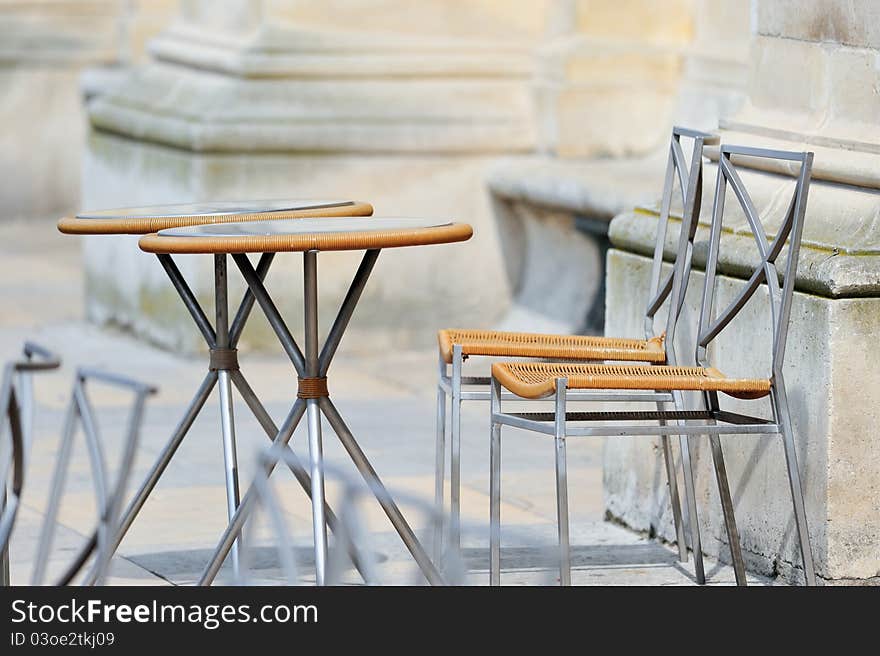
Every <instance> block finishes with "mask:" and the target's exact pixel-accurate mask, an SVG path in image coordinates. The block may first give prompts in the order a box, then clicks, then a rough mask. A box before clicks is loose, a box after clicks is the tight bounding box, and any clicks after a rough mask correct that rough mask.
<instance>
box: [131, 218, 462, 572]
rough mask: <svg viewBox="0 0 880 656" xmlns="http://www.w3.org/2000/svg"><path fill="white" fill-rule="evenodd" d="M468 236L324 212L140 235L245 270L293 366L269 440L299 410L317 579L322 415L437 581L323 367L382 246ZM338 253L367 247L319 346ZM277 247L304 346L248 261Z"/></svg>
mask: <svg viewBox="0 0 880 656" xmlns="http://www.w3.org/2000/svg"><path fill="white" fill-rule="evenodd" d="M472 234H473V230H472V228H471V227H470V226H469V225H467V224H461V223H452V222H449V221H445V220H425V219H392V218H376V217H373V218H370V219H368V220H364V219H357V218H349V219H341V218H340V219H332V218H331V219H322V220H310V219H302V220H293V221H291V220H279V221H254V222H247V223H235V224H231V223H227V224H223V225H206V226H192V227H186V228H175V229H169V230H162V231H160V232H159V233H158V234H155V235H147V236H145V237H142V238H141V239H140V241H139V245H140V247H141V248H142V249H143V250H144V251H146V252H148V253H155V254H157V255H160V256H163V255H164V256H170V255H172V254H196V253H206V254H214V256H215V257H225V256H226V255H231V256H232V258H233V260H234V261H235V263H236V265H238V268H239V270H240V271H241V273H242V275H243V276H244V279H245V281H246V282H247V284H248V287H249V290H250V292H251V293H252V294H253V296H254V297H255V298H256V301H257V303H259V305H260V307H261V309H262V310H263V312H264V313H265V315H266V318H267V319H268V320H269V323H270V325H271V326H272V328H273V330H274V331H275V334H276V335H277V337H278V339H279V341H280V342H281V345H282V347H283V348H284V350H285V352H286V353H287V355H288V357H289V358H290V361H291V362H292V363H293V366H294V368H295V369H296V373H297V376H298V378H299V390H298V393H297V400H296V402H295V403H294V405H293V407H292V409H291V411H290V413H289V414H288V416H287V419H286V420H285V421H284V424H283V425H282V427H281V429H280V430H279V431H278V434H277V435H276V437H275V444H276V445H284V446H287V444H288V442H289V441H290V439H291V437H292V436H293V431H294V429H295V428H296V426H297V424H298V423H299V422H300V420H301V419H302V417H303V415H306V417H307V420H306V421H307V427H308V439H309V464H310V470H311V481H312V487H311V498H312V515H313V526H314V535H315V569H316V579H317V582H318V584H319V585H321V584H322V583H323V582H324V575H325V563H326V557H327V532H326V529H327V525H326V522H325V518H327V517H326V513H325V506H324V471H323V461H322V436H321V414H323V415H324V417H326V419H327V421H328V422H329V424H330V426H331V427H332V428H333V430H334V432H335V433H336V435H337V437H338V438H339V440H340V441H341V443H342V445H343V447H344V448H345V450H346V451H347V452H348V454H349V456H350V457H351V459H352V460H353V462H354V464H355V466H356V467H357V468H358V470H359V471H360V472H361V475H362V476H363V477H364V479H365V480H366V482H367V485H368V486H369V487H370V489H371V490H373V492H374V494H375V496H376V498H377V500H378V501H379V503H380V504H381V506H382V508H383V510H384V511H385V513H386V515H387V516H388V518H389V520H390V521H391V523H392V524H393V526H394V528H395V530H396V531H397V533H398V534H399V535H400V537H401V539H402V540H403V542H404V544H405V545H406V547H407V549H409V551H410V553H411V554H412V556H413V558H414V559H415V561H416V563H417V564H418V566H419V568H420V569H421V570H422V572H423V574H424V575H425V578H426V579H427V580H428V582H429V583H432V584H437V583H441V582H442V579H441V576H440V574H439V572H438V571H437V569H436V567H435V566H434V564H433V562H432V561H431V559H430V558H429V557H428V555H427V553H426V552H425V550H424V548H423V547H422V545H421V543H420V542H419V541H418V539H417V538H416V536H415V534H414V533H413V531H412V529H411V528H410V526H409V524H408V523H407V522H406V520H405V519H404V517H403V515H402V514H401V512H400V510H399V508H398V507H397V504H396V503H395V502H394V500H393V499H392V498H391V497H390V495H389V494H388V492H387V490H386V489H385V488H384V486H383V484H382V482H381V480H380V479H379V476H378V475H377V474H376V471H375V469H373V467H372V465H371V464H370V462H369V461H368V460H367V457H366V456H365V455H364V452H363V451H362V450H361V448H360V446H359V445H358V443H357V440H356V439H355V437H354V435H353V434H352V432H351V430H350V429H349V428H348V426H347V425H346V423H345V421H344V420H343V419H342V416H341V415H340V414H339V412H338V410H337V409H336V406H335V405H334V404H333V402H332V401H331V399H330V394H329V391H328V370H329V368H330V363H331V361H332V359H333V356H334V354H335V353H336V349H337V348H338V346H339V343H340V341H341V339H342V336H343V334H344V332H345V330H346V328H347V327H348V323H349V321H350V319H351V316H352V314H353V312H354V309H355V306H356V305H357V303H358V301H359V299H360V297H361V293H362V292H363V289H364V287H365V285H366V283H367V279H368V278H369V275H370V273H371V271H372V270H373V266H374V265H375V263H376V259H377V258H378V256H379V252H380V251H381V249H383V248H397V247H404V246H427V245H432V244H446V243H452V242H460V241H465V240H467V239H470V237H471V235H472ZM342 250H346V251H355V250H363V251H365V253H364V257H363V259H362V261H361V264H360V266H359V268H358V270H357V272H356V273H355V276H354V279H353V280H352V283H351V286H350V287H349V290H348V293H347V294H346V296H345V299H344V300H343V302H342V305H341V307H340V309H339V311H338V313H337V316H336V320H335V321H334V322H333V325H332V327H331V329H330V332H329V333H328V336H327V339H326V340H325V342H324V344H323V345H322V346H320V345H319V343H318V277H317V276H318V273H317V272H318V269H317V260H318V253H319V252H320V251H342ZM280 252H301V253H302V254H303V271H304V317H305V321H304V323H305V331H304V334H305V352H303V351H302V350H301V349H300V347H299V345H298V344H297V343H296V340H295V339H294V338H293V335H292V334H291V333H290V331H289V330H288V328H287V325H286V324H285V322H284V319H283V318H282V316H281V315H280V313H279V312H278V309H277V307H276V305H275V303H274V301H273V300H272V298H271V297H270V295H269V293H268V291H267V290H266V287H265V286H264V284H263V279H262V277H261V276H260V274H259V271H258V270H257V269H255V268H254V267H253V265H252V264H251V261H250V260H249V259H248V257H247V254H248V253H262V254H263V256H264V257H265V256H266V255H267V254H274V253H280ZM254 499H255V492H254V490H253V489H251V490H249V491H248V492H247V494H246V495H245V496H244V498H243V499H242V501H241V504H240V505H239V507H238V510H237V511H236V512H235V514H234V517H233V519H232V521H231V522H230V524H229V526H228V527H227V530H226V532H225V533H224V535H223V538H222V539H221V541H220V544H219V545H218V546H217V549H216V551H215V553H214V556H213V558H212V560H211V562H210V563H209V565H208V567H207V568H206V570H205V572H204V573H203V575H202V578H201V580H200V583H201V584H210V583H211V582H212V581H213V579H214V577H215V576H216V574H217V572H218V571H219V569H220V566H221V564H222V563H223V561H224V560H225V558H226V555H227V554H228V552H229V550H230V549H231V548H232V547H233V545H234V544H235V541H236V539H237V536H238V535H239V534H240V532H241V530H242V527H243V525H244V521H245V518H246V516H247V513H248V512H249V509H250V507H251V506H252V505H253V503H254ZM330 528H331V529H332V528H333V527H332V526H331V527H330Z"/></svg>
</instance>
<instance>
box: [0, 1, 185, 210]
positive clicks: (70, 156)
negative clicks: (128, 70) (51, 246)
mask: <svg viewBox="0 0 880 656" xmlns="http://www.w3.org/2000/svg"><path fill="white" fill-rule="evenodd" d="M170 3H171V0H152V1H151V2H149V3H137V4H136V3H131V2H122V1H120V0H29V1H28V2H20V1H17V0H0V89H3V93H2V94H0V121H2V124H3V131H2V133H0V200H2V203H3V210H4V211H3V215H2V216H0V220H7V219H16V218H19V219H21V218H23V219H33V218H37V217H39V218H45V217H54V216H56V215H58V214H60V213H62V212H66V211H70V210H71V209H75V208H77V207H78V206H79V198H80V162H81V159H82V151H83V146H84V143H85V138H86V133H87V125H88V123H87V121H86V118H85V115H84V112H83V110H82V96H81V81H80V75H81V74H82V71H83V70H84V69H85V68H87V67H100V68H105V67H113V68H118V67H120V66H124V65H126V64H128V63H130V62H133V61H136V60H137V59H138V58H139V57H140V55H141V53H142V52H143V47H144V45H143V44H144V42H145V41H146V39H148V38H149V37H151V36H152V35H153V34H155V32H156V31H157V30H158V25H159V24H161V23H164V21H166V20H167V15H168V9H169V5H170ZM138 4H143V5H147V6H145V7H141V6H138Z"/></svg>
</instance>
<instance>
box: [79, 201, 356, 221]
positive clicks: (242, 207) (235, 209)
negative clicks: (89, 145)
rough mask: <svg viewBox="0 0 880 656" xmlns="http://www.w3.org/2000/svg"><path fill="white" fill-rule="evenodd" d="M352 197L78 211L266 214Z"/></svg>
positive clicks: (92, 214) (117, 215)
mask: <svg viewBox="0 0 880 656" xmlns="http://www.w3.org/2000/svg"><path fill="white" fill-rule="evenodd" d="M354 204H355V203H354V202H353V201H350V200H311V199H275V200H254V201H217V202H208V203H179V204H173V205H148V206H144V207H120V208H116V209H109V210H97V211H87V212H82V213H80V214H77V215H76V218H78V219H148V218H174V217H181V216H229V215H235V214H264V213H270V212H292V211H297V210H312V209H316V210H317V209H326V208H330V207H345V206H348V205H354Z"/></svg>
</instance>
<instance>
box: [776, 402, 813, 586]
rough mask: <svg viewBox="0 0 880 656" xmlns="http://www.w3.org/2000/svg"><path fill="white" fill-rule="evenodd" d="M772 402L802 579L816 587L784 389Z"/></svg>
mask: <svg viewBox="0 0 880 656" xmlns="http://www.w3.org/2000/svg"><path fill="white" fill-rule="evenodd" d="M773 402H774V403H775V405H776V417H777V419H778V420H779V428H780V430H781V431H782V443H783V445H784V447H785V464H786V466H787V467H788V484H789V488H790V489H791V501H792V505H793V506H794V520H795V524H796V525H797V532H798V540H799V541H800V547H801V557H802V559H803V562H804V577H805V579H806V584H807V585H809V586H814V585H816V570H815V567H814V565H813V551H812V549H811V547H810V531H809V528H808V527H807V513H806V510H805V508H804V491H803V487H802V485H801V475H800V471H799V469H798V462H797V449H796V448H795V443H794V431H793V430H792V426H791V414H790V412H789V409H788V399H787V398H786V395H785V388H784V387H782V386H779V387H778V388H777V389H776V393H775V394H773Z"/></svg>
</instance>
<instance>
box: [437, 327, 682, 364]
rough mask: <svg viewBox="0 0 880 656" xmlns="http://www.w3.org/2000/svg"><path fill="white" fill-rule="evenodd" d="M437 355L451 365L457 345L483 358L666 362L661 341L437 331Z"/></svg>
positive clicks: (465, 351)
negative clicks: (438, 352)
mask: <svg viewBox="0 0 880 656" xmlns="http://www.w3.org/2000/svg"><path fill="white" fill-rule="evenodd" d="M437 340H438V342H439V344H440V353H441V355H442V357H443V360H444V361H445V362H446V363H447V364H451V363H452V352H453V347H454V346H455V345H457V344H460V345H461V352H462V355H464V356H465V357H467V356H469V355H485V356H496V357H516V358H553V359H565V360H626V361H629V362H650V363H656V364H662V363H664V362H666V350H665V349H664V348H663V340H664V338H663V337H662V336H661V337H654V338H652V339H619V338H616V337H598V336H583V335H542V334H540V333H512V332H501V331H497V330H441V331H440V332H439V333H437Z"/></svg>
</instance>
